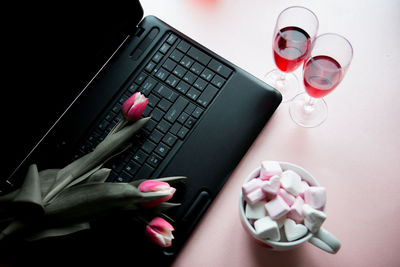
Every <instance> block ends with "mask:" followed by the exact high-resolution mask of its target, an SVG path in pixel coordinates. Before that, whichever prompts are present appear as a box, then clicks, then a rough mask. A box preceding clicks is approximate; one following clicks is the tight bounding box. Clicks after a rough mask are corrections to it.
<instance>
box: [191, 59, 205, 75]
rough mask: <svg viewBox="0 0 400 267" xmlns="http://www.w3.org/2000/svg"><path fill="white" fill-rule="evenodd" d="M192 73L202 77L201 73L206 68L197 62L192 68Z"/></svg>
mask: <svg viewBox="0 0 400 267" xmlns="http://www.w3.org/2000/svg"><path fill="white" fill-rule="evenodd" d="M190 70H191V71H193V72H194V73H196V74H197V75H200V73H201V72H202V71H203V70H204V66H203V65H201V64H200V63H198V62H195V63H194V64H193V65H192V67H191V68H190Z"/></svg>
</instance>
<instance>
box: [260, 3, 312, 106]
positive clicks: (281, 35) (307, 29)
mask: <svg viewBox="0 0 400 267" xmlns="http://www.w3.org/2000/svg"><path fill="white" fill-rule="evenodd" d="M317 31H318V19H317V17H316V16H315V14H314V13H313V12H312V11H311V10H309V9H307V8H305V7H300V6H293V7H289V8H286V9H285V10H283V11H282V12H281V13H280V14H279V16H278V19H277V21H276V25H275V30H274V36H273V38H272V39H273V40H272V50H273V56H274V60H275V64H276V66H277V67H278V69H275V70H273V71H271V72H269V73H267V74H266V75H265V77H264V81H265V82H266V83H268V84H269V85H271V86H272V87H274V88H275V89H277V90H278V91H279V92H280V93H281V94H282V102H287V101H289V100H291V99H292V98H293V97H294V96H295V95H296V94H297V93H299V90H300V89H299V88H300V86H299V82H298V80H297V78H296V76H295V75H294V74H293V73H292V72H293V71H295V70H296V69H297V68H298V67H299V66H300V65H301V64H302V63H303V61H304V58H305V57H306V55H307V53H308V51H309V49H310V46H311V43H312V41H313V40H314V39H315V36H316V34H317Z"/></svg>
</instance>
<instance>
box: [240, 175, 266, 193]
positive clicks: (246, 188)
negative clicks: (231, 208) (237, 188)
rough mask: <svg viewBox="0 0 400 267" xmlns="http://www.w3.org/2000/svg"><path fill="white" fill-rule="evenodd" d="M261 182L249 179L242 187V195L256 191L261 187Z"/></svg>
mask: <svg viewBox="0 0 400 267" xmlns="http://www.w3.org/2000/svg"><path fill="white" fill-rule="evenodd" d="M261 183H262V180H260V179H251V180H250V181H248V182H247V183H244V184H243V185H242V192H243V194H244V195H247V194H249V193H251V192H252V191H254V190H256V189H257V188H260V187H261Z"/></svg>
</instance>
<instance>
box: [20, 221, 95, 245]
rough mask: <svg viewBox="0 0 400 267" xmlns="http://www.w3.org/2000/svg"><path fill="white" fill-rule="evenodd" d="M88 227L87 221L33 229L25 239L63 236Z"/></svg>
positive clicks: (32, 239) (33, 239)
mask: <svg viewBox="0 0 400 267" xmlns="http://www.w3.org/2000/svg"><path fill="white" fill-rule="evenodd" d="M88 229H90V224H89V222H83V223H77V224H72V225H68V226H64V227H57V228H47V229H43V230H37V231H33V233H31V234H30V235H28V236H27V237H26V238H25V239H26V240H28V241H35V240H39V239H43V238H47V237H56V236H64V235H69V234H73V233H76V232H78V231H83V230H88Z"/></svg>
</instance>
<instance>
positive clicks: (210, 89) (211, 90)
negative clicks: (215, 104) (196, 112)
mask: <svg viewBox="0 0 400 267" xmlns="http://www.w3.org/2000/svg"><path fill="white" fill-rule="evenodd" d="M217 92H218V89H217V88H216V87H214V86H212V85H211V84H209V85H208V86H207V88H206V89H205V90H204V92H203V93H202V94H201V96H200V97H199V99H197V103H199V104H200V105H202V106H203V107H207V106H208V104H210V102H211V100H212V99H213V98H214V96H215V95H216V94H217Z"/></svg>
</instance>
